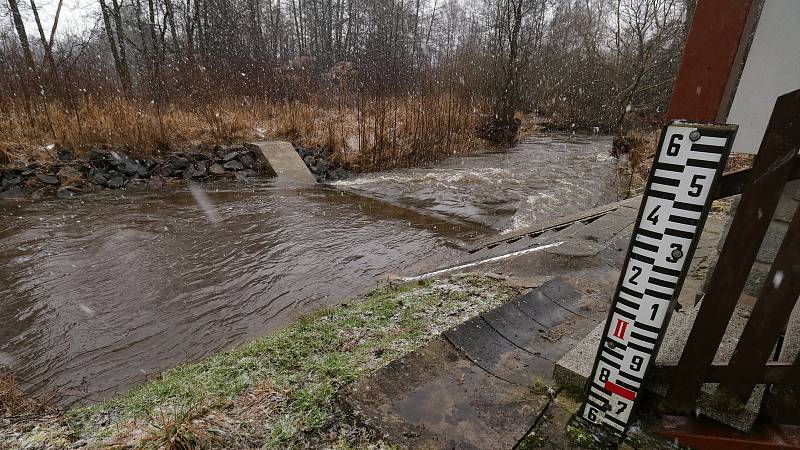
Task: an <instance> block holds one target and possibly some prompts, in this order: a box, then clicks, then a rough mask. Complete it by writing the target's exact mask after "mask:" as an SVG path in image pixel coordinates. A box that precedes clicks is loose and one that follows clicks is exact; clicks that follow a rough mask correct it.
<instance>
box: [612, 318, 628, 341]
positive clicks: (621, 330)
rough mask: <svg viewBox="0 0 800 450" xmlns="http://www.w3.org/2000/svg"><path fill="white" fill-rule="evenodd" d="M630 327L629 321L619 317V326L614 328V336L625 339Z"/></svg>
mask: <svg viewBox="0 0 800 450" xmlns="http://www.w3.org/2000/svg"><path fill="white" fill-rule="evenodd" d="M627 329H628V322H625V321H624V320H622V319H617V326H616V328H614V336H616V337H618V338H620V339H625V330H627Z"/></svg>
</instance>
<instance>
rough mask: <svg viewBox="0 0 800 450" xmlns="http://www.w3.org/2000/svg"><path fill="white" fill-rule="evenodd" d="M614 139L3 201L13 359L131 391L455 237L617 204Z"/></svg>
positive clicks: (6, 332)
mask: <svg viewBox="0 0 800 450" xmlns="http://www.w3.org/2000/svg"><path fill="white" fill-rule="evenodd" d="M610 145H611V141H610V139H608V138H606V137H574V136H549V137H537V138H533V139H530V140H527V141H526V142H524V143H522V144H520V145H518V146H517V147H515V148H514V149H513V150H511V151H509V152H503V153H484V154H480V155H476V156H467V157H454V158H452V159H450V160H448V161H445V162H443V163H440V164H437V165H435V166H433V167H429V168H419V169H409V170H398V171H391V172H385V173H380V174H370V175H363V176H360V177H356V178H353V179H350V180H345V181H342V182H339V183H336V185H334V186H322V185H320V186H314V187H308V188H292V187H291V186H286V185H284V184H282V183H280V182H277V181H275V180H261V181H258V182H254V183H249V184H237V183H233V182H231V183H215V184H207V185H202V186H196V187H193V188H189V187H186V186H179V187H173V188H163V189H159V190H151V189H145V188H142V189H129V190H127V191H114V192H111V191H108V192H102V193H97V194H92V195H85V196H80V197H76V198H73V199H52V200H40V201H16V202H3V201H0V302H2V303H1V304H2V308H1V309H0V323H1V324H2V327H0V366H8V367H11V368H12V369H13V371H14V373H15V374H16V375H17V377H18V378H19V379H20V381H21V384H22V386H23V387H24V388H26V389H29V390H33V391H39V392H41V391H44V390H46V389H50V388H53V387H60V388H61V392H62V393H63V394H64V395H65V401H66V402H68V403H71V402H82V403H83V402H91V401H97V400H101V399H104V398H108V397H110V396H112V395H114V394H118V393H121V392H124V391H126V390H127V389H129V388H130V387H131V386H134V385H135V384H137V383H140V382H142V381H144V380H146V379H147V378H148V377H152V376H154V375H155V374H157V373H158V372H160V371H163V370H164V369H167V368H169V367H171V366H174V365H175V364H178V363H181V362H185V361H195V360H198V359H200V358H202V357H204V356H207V355H209V354H211V353H213V352H215V351H219V350H221V349H226V348H230V347H232V346H235V345H237V344H241V343H244V342H246V341H248V340H252V339H254V338H256V337H258V336H260V335H263V334H264V333H266V332H269V331H271V330H275V329H277V328H279V327H281V326H284V325H286V324H287V323H288V322H289V321H291V320H292V319H293V318H295V317H296V316H297V315H298V314H302V313H303V312H307V311H310V310H313V309H316V308H319V307H322V306H326V305H330V304H334V303H336V302H337V301H340V300H342V299H344V298H347V297H350V296H353V295H358V294H360V293H363V292H365V291H367V290H369V289H370V288H373V287H375V286H376V285H377V284H378V283H379V282H380V281H381V280H383V279H386V277H387V276H389V275H392V274H406V275H408V274H413V273H418V272H421V271H423V270H432V269H435V268H437V267H439V266H441V265H443V264H445V263H446V262H447V261H450V260H452V258H454V257H457V256H458V255H459V250H457V249H456V247H455V246H453V245H450V244H451V243H452V242H457V241H467V240H471V239H475V238H480V237H485V236H488V235H489V234H492V233H496V232H498V231H502V230H508V229H514V228H518V227H521V226H525V225H527V224H530V223H532V222H534V221H536V220H541V219H543V218H547V217H553V216H559V215H563V214H568V213H572V212H576V211H579V210H581V209H586V208H591V207H593V206H596V205H599V204H602V203H606V202H609V201H613V200H616V192H617V191H616V188H615V186H614V177H615V163H614V161H613V160H611V159H610V158H609V157H608V156H607V155H608V151H609V148H610Z"/></svg>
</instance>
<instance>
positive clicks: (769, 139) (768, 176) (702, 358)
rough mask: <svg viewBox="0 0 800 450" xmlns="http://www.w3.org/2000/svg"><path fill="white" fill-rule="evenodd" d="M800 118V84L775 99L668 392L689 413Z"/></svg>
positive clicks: (788, 163) (798, 139) (781, 178)
mask: <svg viewBox="0 0 800 450" xmlns="http://www.w3.org/2000/svg"><path fill="white" fill-rule="evenodd" d="M798 117H800V89H798V90H796V91H794V92H791V93H789V94H786V95H783V96H781V97H779V98H778V100H777V102H775V107H774V109H773V111H772V116H771V117H770V120H769V124H768V125H767V130H766V132H765V134H764V140H763V141H762V142H761V147H760V149H759V152H758V154H757V155H756V157H755V160H754V161H753V169H752V172H751V176H750V179H749V180H748V181H747V185H746V188H745V191H744V193H743V194H742V199H741V202H740V203H739V206H738V209H737V213H736V216H735V217H734V219H733V223H732V224H731V228H730V231H729V233H728V237H727V239H726V241H725V245H724V247H723V248H722V251H721V252H720V256H719V261H718V262H717V265H716V266H715V268H714V274H713V276H712V278H711V282H710V283H709V288H708V290H707V292H706V295H705V297H704V299H703V302H702V303H701V306H700V310H699V311H698V314H697V318H696V320H695V323H694V326H693V327H692V330H691V332H690V333H689V340H688V342H687V343H686V347H685V348H684V350H683V354H682V355H681V359H680V362H679V364H678V368H677V370H676V371H675V377H674V378H673V380H672V383H671V384H670V387H669V391H668V392H667V397H666V403H667V405H669V406H671V407H673V408H675V409H677V410H680V411H684V412H687V413H688V412H690V411H692V410H693V409H694V402H695V399H696V398H697V395H698V393H699V392H700V388H701V387H702V385H703V382H704V379H705V376H706V373H707V371H708V368H709V366H710V365H711V362H712V361H713V359H714V355H715V353H716V351H717V347H719V344H720V342H721V341H722V337H723V335H724V333H725V329H726V327H727V325H728V321H729V320H730V317H731V315H732V314H733V311H734V309H735V308H736V303H737V302H738V301H739V296H740V295H741V293H742V289H743V288H744V284H745V281H746V280H747V275H748V274H749V272H750V269H751V267H752V265H753V261H754V260H755V257H756V254H757V253H758V250H759V247H760V245H761V241H762V240H763V238H764V235H765V234H766V232H767V228H768V226H769V224H770V220H771V219H772V214H773V213H774V212H775V208H776V206H777V205H778V200H779V199H780V196H781V193H782V190H783V186H784V184H785V183H786V180H787V178H788V177H789V174H790V173H791V170H792V168H793V166H794V162H795V157H796V156H797V150H798V148H800V120H798V119H797V118H798Z"/></svg>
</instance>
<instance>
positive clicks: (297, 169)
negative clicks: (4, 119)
mask: <svg viewBox="0 0 800 450" xmlns="http://www.w3.org/2000/svg"><path fill="white" fill-rule="evenodd" d="M254 145H256V146H258V149H259V150H260V152H261V155H262V156H263V157H264V159H265V160H266V161H267V163H269V165H270V166H271V167H272V170H274V171H275V173H276V174H277V175H278V178H279V179H281V180H287V181H292V182H297V183H303V184H313V183H316V182H317V179H316V178H314V175H312V174H311V171H309V170H308V167H307V166H306V163H304V162H303V160H302V159H301V158H300V155H298V154H297V152H296V151H294V146H293V145H292V144H291V143H289V142H284V141H270V142H266V141H262V142H254Z"/></svg>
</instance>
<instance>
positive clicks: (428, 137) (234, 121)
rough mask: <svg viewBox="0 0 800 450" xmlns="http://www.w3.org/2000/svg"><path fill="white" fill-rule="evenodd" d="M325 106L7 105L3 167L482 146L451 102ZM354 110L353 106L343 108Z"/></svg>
mask: <svg viewBox="0 0 800 450" xmlns="http://www.w3.org/2000/svg"><path fill="white" fill-rule="evenodd" d="M324 103H325V102H319V104H308V103H286V102H270V101H264V100H258V101H255V100H252V99H225V100H220V101H217V102H214V103H204V104H191V103H170V104H165V105H160V104H156V103H153V102H148V101H138V100H135V99H130V98H125V97H113V98H96V97H92V96H86V97H83V98H82V99H80V100H79V101H78V102H77V104H75V105H72V106H70V105H65V104H62V103H59V102H43V103H39V104H35V105H33V106H31V107H29V108H26V107H25V106H24V105H23V104H22V103H19V104H17V103H12V104H8V103H6V104H3V105H0V165H2V164H6V165H25V164H28V163H31V162H44V161H47V160H49V159H50V157H51V155H52V151H51V150H52V148H54V147H68V148H71V149H74V150H75V151H76V152H77V153H79V154H80V153H81V152H85V151H87V150H88V149H90V148H92V147H94V146H112V147H123V148H125V149H126V150H127V151H128V152H130V153H131V154H133V155H137V156H150V155H154V154H155V155H158V154H163V153H166V152H169V151H172V150H179V149H183V148H185V147H187V146H193V145H197V144H209V143H214V144H217V143H220V144H225V143H233V142H241V141H246V140H256V139H287V140H291V141H293V142H294V143H295V144H298V145H301V146H304V147H307V148H311V147H325V148H328V149H331V150H334V154H335V158H337V159H338V160H340V161H341V162H343V163H344V164H345V165H346V166H347V167H348V168H349V169H351V170H355V171H376V170H385V169H389V168H395V167H404V166H412V165H418V164H423V163H428V162H432V161H435V160H438V159H442V158H444V157H446V156H450V155H453V154H459V153H465V152H469V151H471V150H474V149H475V148H477V147H478V145H479V143H480V140H479V139H477V138H476V137H475V133H474V129H475V117H476V109H475V108H474V107H473V106H472V104H471V103H470V102H468V101H466V100H464V99H460V98H457V97H454V96H449V95H432V96H424V95H409V96H405V97H399V98H398V97H394V98H386V97H384V98H378V99H374V98H363V97H362V98H356V99H347V100H346V101H339V102H336V103H338V105H334V106H329V107H323V106H320V105H322V104H324ZM345 105H349V106H345Z"/></svg>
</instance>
